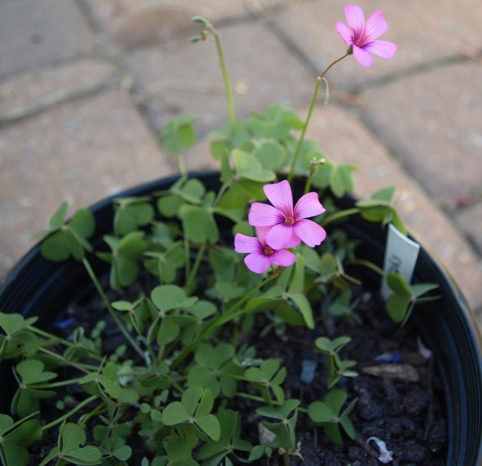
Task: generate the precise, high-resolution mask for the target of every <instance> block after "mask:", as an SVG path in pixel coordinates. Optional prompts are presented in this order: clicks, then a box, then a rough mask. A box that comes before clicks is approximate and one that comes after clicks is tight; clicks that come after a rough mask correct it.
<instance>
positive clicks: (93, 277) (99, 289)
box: [82, 257, 145, 359]
mask: <svg viewBox="0 0 482 466" xmlns="http://www.w3.org/2000/svg"><path fill="white" fill-rule="evenodd" d="M82 263H83V264H84V267H85V269H86V270H87V273H88V274H89V276H90V278H91V280H92V282H93V283H94V286H95V288H96V289H97V292H98V293H99V295H100V297H101V299H102V301H103V303H104V304H105V306H106V308H107V310H108V311H109V314H110V316H111V317H112V320H113V321H114V322H115V323H116V325H117V326H118V327H119V330H120V331H121V332H122V333H123V334H124V336H125V337H126V339H127V341H128V342H129V343H130V344H131V346H132V347H133V348H134V350H135V351H137V353H138V354H139V355H140V356H141V358H142V359H145V357H144V353H143V351H142V350H141V348H140V347H139V345H138V344H137V343H136V341H135V340H134V338H133V337H132V335H131V334H130V333H129V332H128V331H127V329H126V328H125V327H124V325H123V324H122V322H121V321H120V319H119V317H117V314H116V313H115V311H114V308H113V307H112V305H111V304H110V301H109V300H108V299H107V296H106V295H105V293H104V290H103V289H102V286H100V283H99V280H98V279H97V276H96V275H95V272H94V270H93V269H92V267H91V265H90V263H89V261H88V260H87V259H86V258H85V257H84V258H83V259H82Z"/></svg>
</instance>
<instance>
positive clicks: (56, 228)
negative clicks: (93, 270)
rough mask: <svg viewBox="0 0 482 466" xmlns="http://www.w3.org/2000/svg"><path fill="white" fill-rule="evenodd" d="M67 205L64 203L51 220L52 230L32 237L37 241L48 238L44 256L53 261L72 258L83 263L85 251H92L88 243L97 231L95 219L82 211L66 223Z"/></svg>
mask: <svg viewBox="0 0 482 466" xmlns="http://www.w3.org/2000/svg"><path fill="white" fill-rule="evenodd" d="M66 213H67V203H65V202H64V203H63V204H62V205H61V206H60V208H59V209H58V210H57V212H55V214H54V215H53V216H52V218H51V219H50V227H51V228H50V229H48V230H45V231H42V232H40V233H38V234H36V235H34V236H33V237H32V239H37V238H40V237H43V236H46V235H48V236H47V238H46V239H45V240H44V241H43V243H42V246H41V249H40V250H41V253H42V255H43V256H44V257H45V258H46V259H48V260H51V261H54V262H61V261H64V260H66V259H68V258H69V257H70V256H72V257H73V258H74V259H75V260H77V261H81V260H82V259H83V258H84V256H85V251H89V252H91V251H92V246H91V244H90V243H89V242H88V241H87V238H90V237H91V236H92V234H93V233H94V230H95V219H94V215H93V214H92V212H90V211H89V210H87V209H80V210H78V211H77V212H75V214H74V215H73V217H72V219H71V220H70V221H69V222H67V223H64V222H65V215H66Z"/></svg>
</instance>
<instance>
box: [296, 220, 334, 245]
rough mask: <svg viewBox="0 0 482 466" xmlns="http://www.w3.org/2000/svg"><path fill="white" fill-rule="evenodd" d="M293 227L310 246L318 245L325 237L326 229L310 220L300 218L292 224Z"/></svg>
mask: <svg viewBox="0 0 482 466" xmlns="http://www.w3.org/2000/svg"><path fill="white" fill-rule="evenodd" d="M293 229H294V230H295V233H296V234H297V235H298V237H299V238H300V239H301V241H303V243H305V244H306V245H307V246H309V247H310V248H314V247H315V246H318V245H319V244H321V242H322V241H323V240H324V239H325V238H326V231H325V230H324V229H323V228H322V227H321V226H320V225H318V224H317V223H315V222H313V221H312V220H300V221H298V222H296V223H295V224H294V225H293Z"/></svg>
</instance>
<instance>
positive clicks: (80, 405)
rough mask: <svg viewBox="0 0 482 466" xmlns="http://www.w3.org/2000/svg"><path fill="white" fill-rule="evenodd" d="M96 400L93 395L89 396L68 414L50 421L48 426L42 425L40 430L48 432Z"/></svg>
mask: <svg viewBox="0 0 482 466" xmlns="http://www.w3.org/2000/svg"><path fill="white" fill-rule="evenodd" d="M96 399H97V397H96V396H95V395H92V396H89V398H86V399H85V400H84V401H81V402H80V403H79V404H78V405H77V406H76V407H75V408H73V409H71V410H70V411H69V412H68V413H65V414H64V415H63V416H60V417H59V418H57V419H56V420H55V421H52V422H51V423H50V424H46V425H44V426H43V427H42V430H48V429H50V428H52V427H55V426H56V425H59V424H62V422H64V421H65V420H66V419H68V418H69V417H70V416H72V415H73V414H75V413H76V412H77V411H80V410H81V409H82V408H84V407H85V406H87V405H88V404H89V403H92V402H93V401H95V400H96Z"/></svg>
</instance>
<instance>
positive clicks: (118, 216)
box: [114, 197, 154, 236]
mask: <svg viewBox="0 0 482 466" xmlns="http://www.w3.org/2000/svg"><path fill="white" fill-rule="evenodd" d="M114 208H115V215H114V230H115V233H116V235H118V236H124V235H127V234H128V233H131V232H132V231H135V230H137V229H138V227H140V226H144V225H147V224H148V223H149V222H151V220H152V219H153V217H154V208H153V207H152V205H151V204H150V198H148V197H138V198H133V197H130V198H122V199H116V200H115V202H114Z"/></svg>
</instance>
